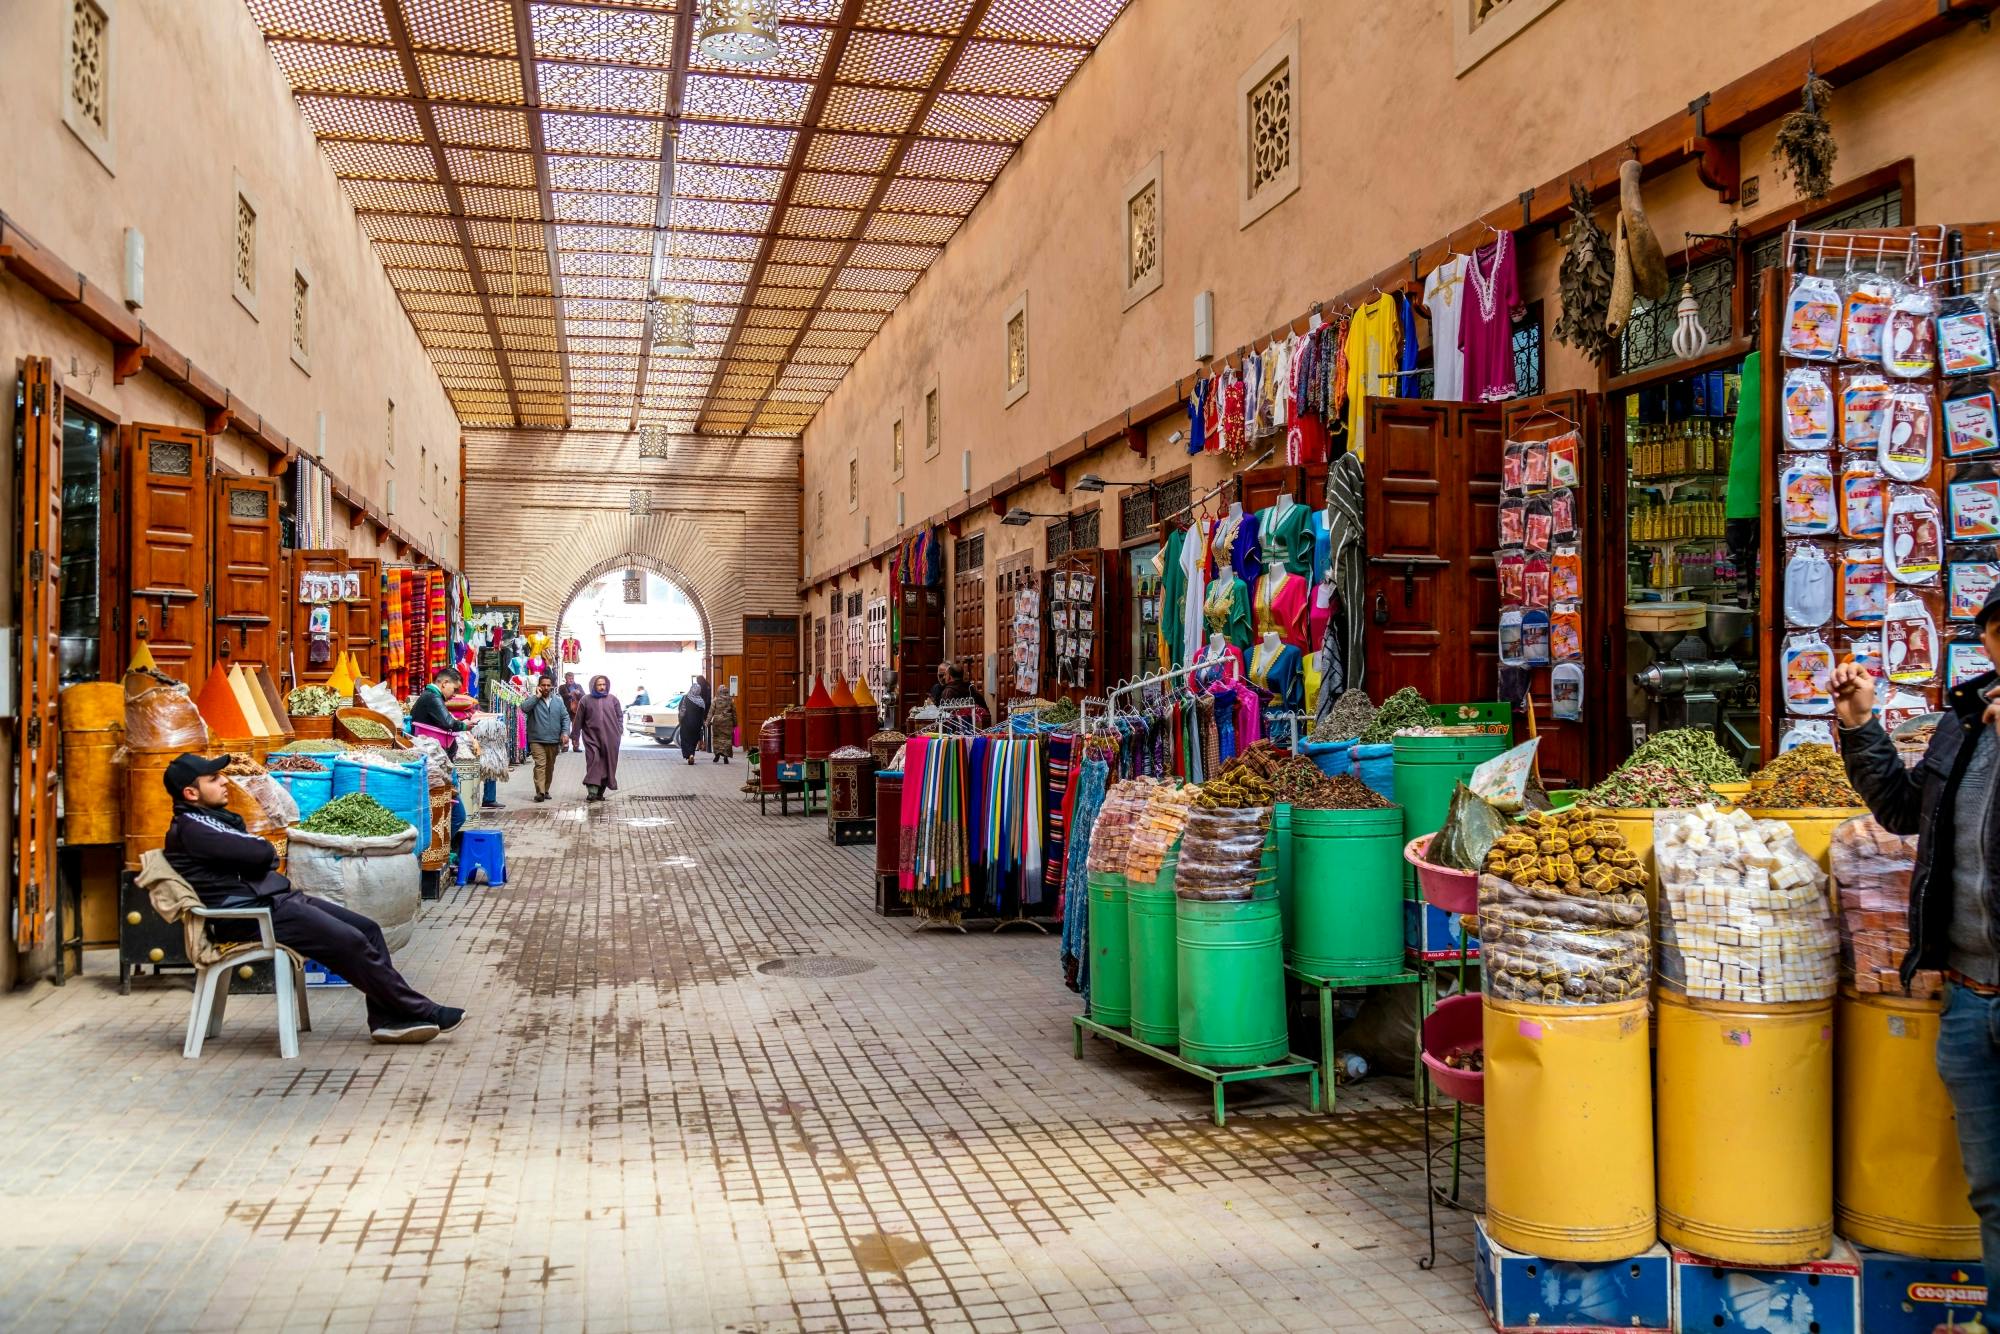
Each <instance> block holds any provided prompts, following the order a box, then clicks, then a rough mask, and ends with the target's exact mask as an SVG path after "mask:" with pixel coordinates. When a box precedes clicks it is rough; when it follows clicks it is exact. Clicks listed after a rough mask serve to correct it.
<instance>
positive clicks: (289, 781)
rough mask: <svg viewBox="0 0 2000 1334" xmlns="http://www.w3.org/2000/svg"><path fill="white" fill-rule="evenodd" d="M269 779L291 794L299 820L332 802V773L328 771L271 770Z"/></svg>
mask: <svg viewBox="0 0 2000 1334" xmlns="http://www.w3.org/2000/svg"><path fill="white" fill-rule="evenodd" d="M271 777H273V778H275V779H277V780H278V785H279V786H280V787H282V788H284V789H285V791H287V792H289V793H291V794H292V800H293V801H294V802H296V803H297V804H298V808H299V818H300V819H301V820H303V819H305V818H306V817H307V816H309V815H311V814H312V813H313V812H314V811H316V810H318V809H319V808H320V807H322V806H324V805H326V803H328V802H329V801H332V800H333V773H332V771H330V770H329V771H327V772H325V773H313V772H312V771H311V770H309V769H273V770H272V771H271Z"/></svg>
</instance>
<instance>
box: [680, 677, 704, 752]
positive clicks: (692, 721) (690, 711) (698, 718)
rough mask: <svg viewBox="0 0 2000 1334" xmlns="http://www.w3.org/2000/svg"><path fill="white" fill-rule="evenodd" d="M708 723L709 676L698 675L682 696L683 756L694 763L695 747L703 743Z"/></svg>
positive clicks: (681, 738)
mask: <svg viewBox="0 0 2000 1334" xmlns="http://www.w3.org/2000/svg"><path fill="white" fill-rule="evenodd" d="M707 724H708V678H707V677H705V676H697V677H695V678H694V680H692V681H690V682H689V683H688V688H687V693H686V694H684V695H682V696H681V737H680V740H681V758H682V759H684V760H686V761H687V762H688V763H689V764H693V763H694V752H695V748H696V747H698V746H700V745H701V734H702V731H703V730H704V729H705V728H706V727H707Z"/></svg>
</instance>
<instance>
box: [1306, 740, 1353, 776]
mask: <svg viewBox="0 0 2000 1334" xmlns="http://www.w3.org/2000/svg"><path fill="white" fill-rule="evenodd" d="M1353 749H1354V739H1353V738H1352V737H1349V738H1348V739H1347V740H1345V741H1308V742H1306V744H1305V746H1304V747H1303V752H1302V753H1303V754H1304V755H1305V757H1306V758H1307V759H1309V760H1311V761H1312V762H1313V763H1314V764H1315V765H1317V766H1318V767H1319V771H1320V772H1321V773H1323V774H1325V775H1326V776H1327V777H1328V778H1338V777H1340V776H1341V775H1342V774H1351V773H1353V772H1354V760H1353V757H1352V756H1350V755H1349V754H1348V752H1349V751H1351V750H1353Z"/></svg>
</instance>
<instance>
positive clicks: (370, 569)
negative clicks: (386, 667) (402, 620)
mask: <svg viewBox="0 0 2000 1334" xmlns="http://www.w3.org/2000/svg"><path fill="white" fill-rule="evenodd" d="M347 568H348V569H350V570H354V571H356V572H358V573H359V574H360V575H361V597H360V599H359V600H358V601H355V602H350V603H348V604H347V650H348V652H350V653H352V654H353V655H354V660H355V661H356V662H358V663H360V664H361V674H362V675H363V676H365V677H367V678H368V679H369V680H371V681H379V680H381V679H382V562H381V561H379V560H377V559H376V558H375V557H373V556H349V557H348V558H347ZM514 625H515V628H516V629H518V628H519V627H520V619H519V614H518V610H517V613H516V618H515V622H514Z"/></svg>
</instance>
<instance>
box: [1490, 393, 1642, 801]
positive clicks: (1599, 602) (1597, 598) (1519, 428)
mask: <svg viewBox="0 0 2000 1334" xmlns="http://www.w3.org/2000/svg"><path fill="white" fill-rule="evenodd" d="M1602 404H1603V400H1602V399H1601V398H1600V397H1599V396H1598V395H1596V394H1589V393H1584V392H1583V391H1581V390H1575V389H1572V390H1566V391H1564V392H1562V393H1559V394H1545V395H1543V396H1541V397H1539V398H1520V399H1514V400H1512V401H1510V402H1507V403H1504V404H1502V405H1501V408H1500V424H1501V428H1502V429H1501V437H1502V439H1503V440H1554V439H1556V438H1558V437H1559V436H1562V435H1565V434H1567V433H1569V432H1570V431H1575V432H1576V433H1577V435H1578V436H1579V437H1581V439H1582V442H1583V445H1582V448H1581V449H1579V450H1578V451H1577V465H1578V467H1579V468H1580V469H1581V470H1582V476H1581V479H1580V485H1579V486H1578V487H1577V488H1576V504H1577V522H1578V523H1579V524H1580V525H1581V529H1582V531H1581V534H1580V537H1579V541H1578V547H1579V551H1578V555H1579V556H1580V557H1581V558H1582V562H1583V645H1584V651H1583V661H1582V663H1581V664H1580V665H1581V666H1582V668H1583V674H1584V684H1583V710H1584V712H1583V717H1582V718H1580V719H1578V720H1577V721H1575V722H1558V721H1556V720H1555V719H1554V718H1552V717H1551V716H1550V712H1549V672H1550V669H1549V668H1547V667H1538V668H1536V669H1535V671H1534V673H1533V675H1532V676H1531V677H1530V678H1529V684H1528V690H1529V695H1530V698H1532V699H1533V701H1534V705H1535V728H1536V732H1537V734H1538V735H1539V736H1540V737H1541V739H1542V744H1541V745H1540V746H1539V747H1538V748H1537V750H1536V752H1535V759H1536V762H1537V763H1538V764H1539V765H1540V766H1541V771H1542V785H1543V786H1544V787H1551V788H1554V787H1580V786H1586V785H1588V784H1589V783H1590V782H1592V781H1594V780H1595V779H1596V778H1598V777H1599V776H1601V775H1603V774H1605V773H1608V772H1609V771H1610V769H1611V767H1612V765H1613V764H1614V763H1616V761H1617V759H1619V758H1622V755H1623V751H1622V750H1621V751H1618V752H1617V753H1616V754H1614V752H1613V749H1612V747H1613V745H1614V744H1621V745H1622V743H1617V742H1615V738H1616V736H1617V733H1618V731H1619V730H1620V729H1619V724H1620V722H1621V721H1622V715H1623V712H1624V704H1625V692H1624V690H1623V689H1622V688H1621V684H1620V683H1622V682H1623V681H1624V680H1625V636H1624V635H1623V634H1616V635H1614V634H1613V633H1612V632H1611V629H1612V626H1613V625H1614V624H1615V623H1617V621H1618V619H1620V609H1621V608H1622V607H1623V606H1624V605H1625V561H1624V559H1623V557H1622V555H1621V553H1620V547H1621V546H1622V544H1623V541H1624V534H1625V510H1624V504H1625V493H1624V490H1623V488H1622V487H1621V488H1620V489H1619V491H1618V494H1617V495H1616V496H1613V495H1612V494H1611V483H1612V482H1613V481H1614V480H1615V479H1617V478H1620V477H1622V475H1623V472H1624V469H1623V467H1622V465H1621V466H1617V467H1614V466H1613V463H1614V461H1613V460H1612V458H1611V457H1610V455H1609V453H1608V452H1607V446H1606V442H1605V441H1604V439H1603V412H1602ZM1493 536H1494V537H1495V538H1497V536H1498V533H1497V528H1496V530H1495V532H1494V534H1493ZM1473 540H1474V541H1475V542H1477V541H1478V540H1480V534H1479V533H1477V532H1475V533H1474V534H1473ZM1496 591H1497V589H1496ZM1614 640H1615V641H1616V642H1615V643H1614V642H1613V641H1614ZM1519 726H1520V724H1519V721H1518V720H1517V727H1519ZM1521 732H1522V735H1523V736H1525V735H1526V732H1525V728H1521Z"/></svg>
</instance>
